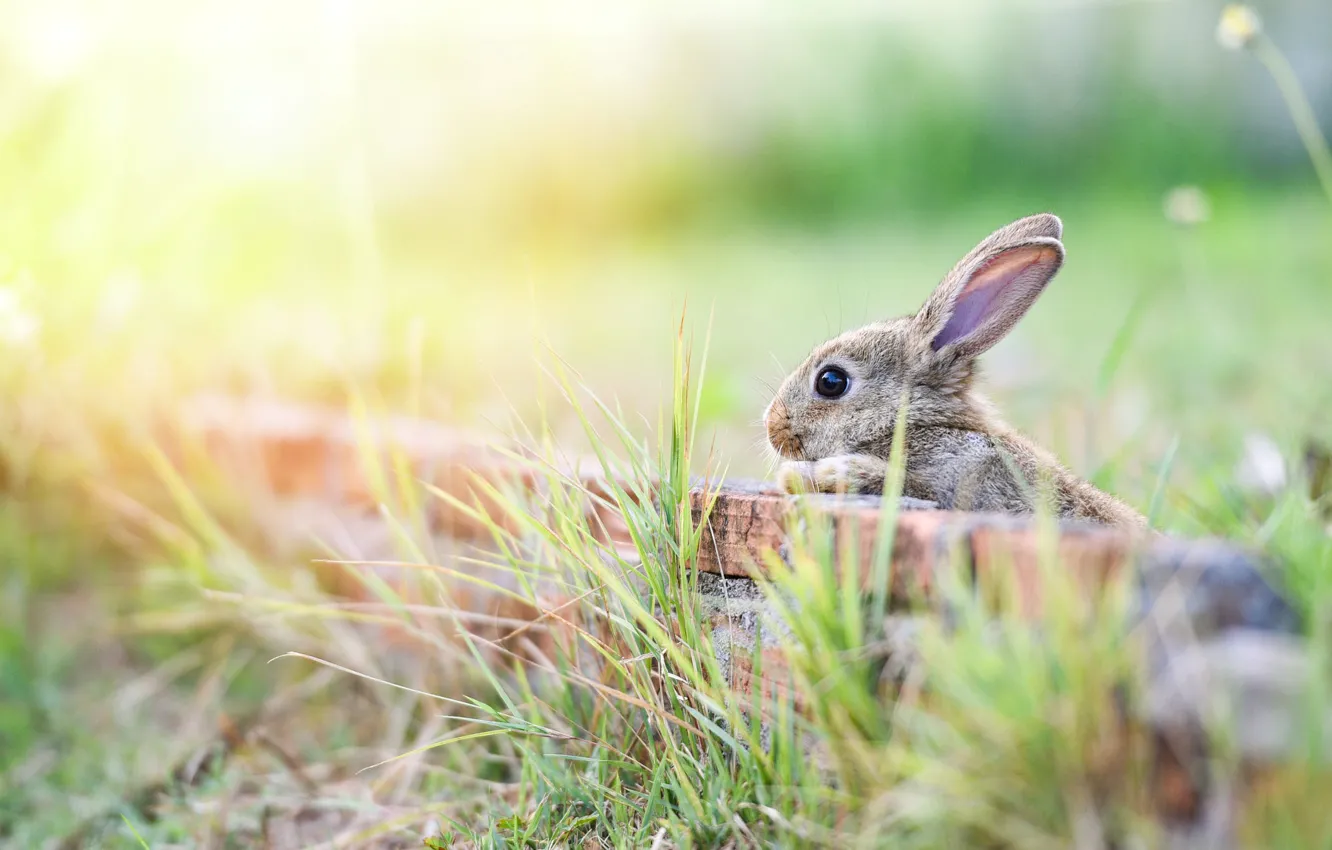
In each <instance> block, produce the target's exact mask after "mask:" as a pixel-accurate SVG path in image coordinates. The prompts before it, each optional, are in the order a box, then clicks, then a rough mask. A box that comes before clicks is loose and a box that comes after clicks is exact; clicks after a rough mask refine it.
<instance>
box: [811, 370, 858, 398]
mask: <svg viewBox="0 0 1332 850" xmlns="http://www.w3.org/2000/svg"><path fill="white" fill-rule="evenodd" d="M850 387H851V377H850V376H849V375H847V374H846V372H845V371H843V370H841V369H838V368H837V367H836V366H829V367H828V368H827V369H824V370H823V371H822V372H820V373H819V377H818V378H817V379H816V380H815V381H814V391H815V392H816V393H818V394H819V395H821V396H823V397H824V398H840V397H841V396H844V395H846V391H847V390H848V389H849V388H850Z"/></svg>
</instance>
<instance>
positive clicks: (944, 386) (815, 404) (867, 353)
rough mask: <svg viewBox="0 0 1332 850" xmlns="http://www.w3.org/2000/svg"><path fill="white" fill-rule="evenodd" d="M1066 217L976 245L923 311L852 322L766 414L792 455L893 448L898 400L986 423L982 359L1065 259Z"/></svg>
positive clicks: (920, 413) (925, 417)
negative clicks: (978, 372)
mask: <svg viewBox="0 0 1332 850" xmlns="http://www.w3.org/2000/svg"><path fill="white" fill-rule="evenodd" d="M1062 230H1063V228H1062V225H1061V224H1060V221H1059V219H1058V218H1057V217H1055V216H1053V215H1048V214H1044V215H1035V216H1030V217H1028V218H1024V219H1020V220H1018V221H1015V222H1013V223H1012V224H1010V225H1008V226H1007V227H1004V228H1002V229H1000V230H998V231H996V232H994V233H993V234H991V235H990V236H989V237H988V238H987V239H985V240H984V241H983V242H981V243H980V244H979V245H977V246H976V247H975V248H974V249H972V251H971V252H970V253H969V254H967V255H966V256H965V257H963V258H962V260H961V261H960V262H959V263H958V264H957V265H956V266H954V267H953V270H952V271H951V272H949V273H948V275H947V276H946V277H945V278H944V279H943V281H942V282H941V283H940V284H939V286H938V287H937V288H936V289H935V290H934V293H933V294H932V295H930V297H929V300H927V301H926V302H925V304H924V306H922V307H921V308H920V310H919V311H918V312H917V313H916V314H915V315H914V316H903V317H901V318H897V319H892V320H889V321H885V322H878V323H875V324H871V325H868V326H866V327H863V328H859V329H857V330H853V331H849V332H847V333H844V334H842V335H841V336H839V337H837V338H836V339H833V340H831V341H829V342H826V343H824V344H822V345H820V346H819V347H818V348H816V349H814V352H813V353H812V354H811V355H810V356H809V358H808V359H807V360H805V362H804V363H802V364H801V365H800V367H799V368H798V369H796V370H795V372H794V373H792V374H791V375H790V377H788V378H787V379H786V381H785V382H784V383H783V384H782V386H781V388H780V389H779V390H778V392H777V396H776V398H774V399H773V401H772V403H771V404H770V405H769V406H768V410H767V412H766V414H765V416H764V420H765V425H766V427H767V432H768V442H769V443H770V444H771V445H772V447H773V448H774V449H775V450H776V451H777V453H778V454H779V455H780V456H782V457H783V458H789V459H792V460H817V459H821V458H827V457H833V456H835V455H841V454H853V453H866V454H876V455H880V456H884V457H886V455H887V451H888V447H889V444H890V443H891V440H892V431H893V427H894V424H895V421H896V418H897V411H898V407H899V405H900V404H901V402H902V396H903V394H904V393H908V394H909V395H908V409H907V421H908V422H909V423H910V424H911V425H913V426H915V425H940V426H949V427H955V428H963V429H967V430H975V431H986V430H987V427H986V423H987V421H988V418H989V412H988V409H987V407H986V404H985V402H984V401H983V400H981V399H980V398H978V397H977V396H975V395H973V394H972V393H971V382H972V375H973V372H974V364H975V359H976V357H977V356H979V355H980V354H981V353H982V352H984V351H985V350H987V349H988V348H990V347H991V346H992V345H994V344H995V343H996V342H998V341H999V340H1000V339H1002V338H1003V336H1004V335H1005V334H1006V333H1008V331H1009V330H1010V329H1011V328H1012V327H1013V325H1014V324H1016V323H1017V321H1018V319H1020V318H1022V315H1023V314H1024V313H1026V311H1027V309H1028V308H1030V307H1031V305H1032V304H1033V303H1034V302H1035V301H1036V298H1037V296H1039V295H1040V294H1041V291H1042V290H1044V289H1045V285H1046V284H1047V283H1049V282H1050V279H1051V278H1052V277H1054V275H1055V273H1056V272H1058V271H1059V267H1060V265H1061V264H1062V263H1063V260H1064V247H1063V244H1062V243H1061V242H1060V241H1059V239H1060V236H1061V233H1062Z"/></svg>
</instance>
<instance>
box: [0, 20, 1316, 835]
mask: <svg viewBox="0 0 1332 850" xmlns="http://www.w3.org/2000/svg"><path fill="white" fill-rule="evenodd" d="M1256 8H1257V11H1258V13H1259V14H1260V15H1261V17H1262V21H1263V24H1264V27H1265V31H1266V33H1267V34H1268V35H1270V37H1271V39H1272V41H1273V42H1274V43H1275V44H1276V45H1278V46H1279V47H1280V48H1281V50H1282V51H1283V53H1284V55H1285V56H1286V57H1287V58H1288V59H1289V62H1290V64H1291V66H1292V68H1293V69H1294V72H1295V75H1296V77H1297V78H1298V81H1299V83H1300V84H1301V85H1302V86H1303V88H1304V90H1305V92H1306V93H1307V95H1308V97H1309V99H1310V101H1311V102H1312V104H1313V107H1314V111H1315V113H1316V115H1317V116H1318V119H1319V120H1320V121H1321V124H1322V128H1323V131H1324V132H1325V133H1327V132H1332V4H1329V3H1327V2H1325V1H1324V0H1268V2H1263V3H1261V4H1259V5H1258V6H1257V7H1256ZM0 9H2V10H3V20H4V21H5V25H4V27H3V28H0V505H3V510H2V511H0V557H3V564H4V566H3V567H0V569H3V570H4V571H5V573H6V575H4V577H3V580H4V582H5V585H6V587H7V588H8V590H7V591H6V593H7V594H8V596H7V597H6V598H7V603H6V604H7V606H8V608H9V611H10V614H11V615H12V617H13V618H15V619H13V622H16V623H18V625H15V626H13V627H11V632H12V633H11V632H7V633H6V634H7V635H8V636H7V637H6V640H7V641H8V642H9V645H10V649H11V650H12V657H14V658H20V657H22V658H27V659H28V660H27V661H24V662H23V664H24V665H27V666H25V667H22V668H21V669H20V667H18V666H14V667H11V666H9V665H6V667H5V674H3V675H0V680H4V679H5V677H6V676H8V679H9V681H8V684H4V685H2V686H0V687H4V688H7V689H8V690H9V693H10V696H15V695H17V697H18V698H16V699H13V700H9V701H6V700H0V703H7V704H9V705H14V706H19V707H18V708H15V709H13V712H11V714H12V715H13V716H11V717H10V718H9V719H8V720H7V721H6V723H5V725H4V726H3V728H4V729H6V730H9V731H7V732H2V733H0V734H5V735H7V736H8V743H4V744H0V753H3V754H4V756H5V757H10V758H11V759H12V760H14V761H13V763H26V762H22V759H23V755H22V754H23V753H27V752H28V751H29V748H30V747H31V746H34V745H33V743H32V742H33V741H34V740H37V738H36V737H35V736H37V735H38V732H36V731H34V730H35V729H37V728H38V726H40V724H37V725H36V726H34V725H33V724H34V723H36V721H34V720H33V719H32V718H34V717H45V716H46V715H45V714H43V712H46V711H48V710H49V703H50V700H55V699H57V698H56V697H54V696H52V694H55V693H57V692H58V691H59V690H60V689H61V688H62V687H64V686H63V685H62V684H61V683H62V682H64V681H65V680H64V679H62V678H60V677H61V676H67V675H69V673H70V670H72V669H77V668H76V667H70V666H69V665H70V664H72V663H73V662H68V659H67V658H66V655H68V653H66V655H60V654H59V653H58V652H57V653H56V654H57V656H58V658H57V659H56V660H54V661H51V662H50V664H51V665H52V666H51V668H50V670H47V672H46V673H43V672H42V670H45V669H46V668H41V669H37V668H34V667H33V666H32V665H34V664H37V665H38V667H40V665H41V664H44V663H46V662H38V661H33V660H32V659H33V658H36V657H38V655H39V653H37V651H36V650H35V649H34V648H33V647H34V646H36V643H37V640H38V639H37V637H35V635H38V634H39V633H40V634H45V632H44V631H43V629H48V630H49V629H50V628H51V624H53V623H56V622H59V623H60V624H62V625H60V626H59V627H58V628H55V631H57V632H60V631H64V632H68V631H69V624H70V623H71V622H76V621H78V622H88V621H89V620H88V619H86V618H87V617H89V616H91V615H88V614H87V611H88V610H89V608H90V607H91V608H92V609H97V610H101V608H104V607H106V606H107V604H109V603H105V604H104V600H103V598H102V597H97V599H96V600H94V601H92V602H89V601H88V600H87V599H86V598H83V597H82V596H80V594H83V593H84V590H85V589H86V588H88V587H90V586H100V585H102V584H106V583H112V584H116V585H117V586H119V585H122V584H125V583H127V579H126V578H125V577H126V576H127V575H134V574H136V573H135V570H137V569H138V568H139V566H141V564H140V563H139V562H138V561H136V560H135V558H130V557H127V556H126V555H125V554H124V553H123V551H122V549H121V548H120V547H118V545H117V534H116V532H117V529H116V528H115V527H114V526H109V525H108V524H107V522H106V521H105V520H104V519H102V518H100V517H99V516H98V515H97V514H96V513H95V512H94V511H93V509H92V508H91V507H89V504H90V503H89V500H88V498H87V495H86V494H87V492H88V487H89V483H90V482H93V483H98V484H106V485H108V486H114V487H117V488H124V487H128V486H130V485H129V483H128V482H130V481H132V480H134V478H135V476H137V475H140V474H142V469H141V467H142V466H143V462H142V456H141V455H140V454H139V453H137V451H136V450H133V449H132V448H131V447H132V446H134V445H136V444H137V443H138V442H141V441H142V440H144V439H147V438H148V437H149V436H150V435H151V434H152V433H153V429H154V427H155V423H157V422H159V421H160V416H161V415H162V414H163V412H164V411H169V410H171V409H172V407H173V406H174V405H176V404H178V403H179V401H180V400H181V399H184V398H186V397H188V396H189V395H191V394H193V393H196V392H200V391H222V392H229V393H236V394H257V395H260V396H265V397H272V398H280V399H294V400H300V401H308V402H314V403H321V404H328V405H332V406H341V405H343V404H345V401H346V398H347V393H348V391H349V390H352V389H355V390H356V391H357V392H361V393H364V394H366V395H368V396H369V397H371V398H372V399H373V400H374V403H375V405H376V406H377V407H382V408H383V409H388V410H394V411H401V412H407V413H414V414H420V415H423V416H427V417H430V418H433V419H437V420H441V421H445V422H450V423H458V424H463V425H468V426H472V427H477V428H481V429H489V430H490V431H492V432H493V433H495V434H502V433H504V432H505V431H506V429H507V428H508V427H510V424H511V422H512V420H513V417H514V416H515V414H516V415H518V416H521V417H530V416H532V415H534V414H535V413H536V411H537V408H538V402H539V400H540V399H542V398H543V391H542V390H541V389H540V387H541V385H542V382H543V378H542V371H541V364H543V363H546V364H549V363H550V362H551V360H552V357H559V358H563V359H564V360H566V361H567V362H568V363H569V364H570V365H571V366H572V367H573V368H574V369H576V370H577V371H578V372H579V374H581V376H582V378H583V380H584V381H586V382H587V383H588V384H589V385H590V386H591V387H593V388H594V389H595V390H596V391H597V392H598V393H599V394H600V395H601V396H603V397H604V398H607V399H618V400H619V401H620V403H621V404H622V405H623V407H624V409H625V411H626V412H627V413H628V414H629V415H630V416H633V417H637V416H638V415H639V414H641V415H642V416H643V417H645V421H646V422H648V423H653V422H656V421H657V420H656V416H657V412H658V410H659V409H660V408H661V407H662V406H663V405H666V404H669V398H670V369H671V345H672V340H673V337H674V333H675V327H676V326H677V324H678V323H679V321H680V318H681V316H682V314H683V315H684V317H685V322H686V326H687V327H688V328H689V329H690V330H691V332H692V333H693V334H694V337H695V340H696V345H697V347H699V348H701V347H702V341H703V338H704V336H705V335H710V340H711V343H710V351H709V355H708V363H707V379H706V380H707V382H706V384H705V387H704V392H703V396H702V398H703V410H702V425H703V428H704V431H705V436H704V440H705V442H707V441H708V440H709V439H714V440H715V446H716V450H715V451H716V455H717V457H718V458H719V459H720V460H721V461H722V462H723V463H724V464H725V465H726V466H727V467H728V469H729V471H730V472H732V473H736V474H739V473H743V474H755V475H762V474H765V473H766V472H767V471H768V463H769V461H768V459H767V456H766V453H765V451H764V449H763V448H762V446H761V445H760V444H759V443H758V442H757V441H759V440H761V433H760V430H759V428H758V427H757V424H756V423H757V420H758V418H759V415H760V413H761V411H762V409H763V407H764V406H765V405H766V403H767V401H768V398H769V395H770V392H771V388H772V387H774V386H775V385H776V384H777V382H779V381H780V380H781V378H782V377H783V376H784V374H785V372H786V370H788V369H790V368H792V367H794V366H795V365H797V364H798V363H799V362H800V360H801V359H802V358H803V357H804V355H805V354H806V353H807V352H808V350H809V349H810V348H811V347H812V346H813V345H815V344H817V343H818V342H820V341H822V340H823V339H826V338H827V337H829V336H831V335H833V334H835V333H837V332H839V331H841V330H844V329H847V328H849V327H853V326H855V325H858V324H861V323H863V322H866V321H870V320H873V319H877V318H880V317H885V316H889V315H894V314H899V313H903V312H907V311H911V310H914V309H915V308H916V306H917V305H918V304H919V303H920V302H921V301H922V300H923V298H924V297H925V296H926V294H927V293H928V292H929V291H930V289H931V288H932V287H933V286H934V284H935V283H936V282H937V281H938V280H939V278H940V277H941V276H942V275H943V274H944V273H945V272H946V271H947V270H948V268H949V267H950V266H951V265H952V263H953V262H954V261H955V260H956V259H957V258H959V257H960V256H961V255H962V254H963V253H965V252H966V251H967V250H968V249H969V248H970V247H971V246H972V245H973V244H975V243H976V242H977V241H978V240H979V239H981V238H982V237H984V236H985V235H986V234H988V233H989V232H990V231H991V230H993V229H995V228H997V227H999V226H1000V225H1002V224H1004V223H1007V222H1008V221H1010V220H1011V219H1013V218H1016V217H1018V216H1021V215H1026V214H1029V213H1032V212H1037V211H1043V210H1048V211H1052V212H1055V213H1057V214H1059V215H1060V216H1061V217H1062V218H1063V220H1064V224H1065V241H1066V244H1067V247H1068V252H1069V259H1068V262H1067V264H1066V265H1065V268H1064V271H1063V272H1062V273H1061V275H1060V276H1059V278H1058V279H1057V280H1056V282H1055V283H1054V284H1053V285H1052V287H1051V288H1050V290H1049V291H1048V292H1047V294H1046V296H1045V297H1044V298H1043V299H1042V301H1041V302H1040V303H1039V304H1038V305H1037V307H1036V308H1035V309H1034V310H1033V311H1032V313H1031V314H1030V315H1029V316H1028V318H1027V319H1026V320H1025V321H1024V323H1023V324H1022V325H1021V326H1020V327H1019V329H1018V330H1017V331H1016V332H1015V333H1014V334H1013V335H1012V336H1011V337H1010V338H1009V339H1007V340H1005V341H1004V342H1003V343H1002V344H1001V345H1000V346H999V347H997V348H996V349H995V350H994V351H993V352H992V353H991V354H990V355H989V356H988V357H987V359H986V361H985V365H986V368H987V375H988V378H987V386H988V388H989V390H990V392H991V393H992V394H993V395H994V396H995V398H996V400H997V401H999V402H1000V404H1001V406H1002V408H1003V409H1004V410H1005V412H1006V413H1007V415H1008V417H1009V418H1010V420H1011V421H1012V422H1013V423H1014V424H1015V425H1017V426H1019V427H1020V428H1022V429H1024V430H1026V431H1027V432H1029V433H1031V434H1032V435H1033V436H1035V437H1037V438H1038V439H1040V440H1042V441H1043V442H1045V443H1046V444H1048V445H1049V446H1051V447H1052V448H1053V449H1055V450H1056V451H1057V453H1058V454H1060V456H1061V457H1062V458H1063V459H1064V460H1066V461H1067V463H1068V464H1069V465H1070V466H1071V467H1072V468H1073V469H1075V470H1076V471H1077V472H1079V473H1081V474H1083V475H1087V476H1090V477H1092V478H1093V479H1094V480H1096V481H1097V482H1098V483H1100V484H1102V485H1104V486H1107V487H1110V488H1112V489H1114V490H1115V491H1116V492H1118V493H1119V494H1121V495H1122V496H1124V498H1125V499H1127V500H1128V501H1130V502H1132V503H1133V504H1135V505H1136V506H1138V507H1139V508H1144V509H1145V508H1146V507H1147V506H1148V504H1149V503H1150V502H1152V501H1153V499H1157V500H1158V501H1159V502H1160V514H1159V516H1160V519H1161V522H1162V524H1163V525H1164V526H1166V527H1168V528H1172V529H1174V530H1180V531H1185V532H1190V533H1199V532H1206V531H1214V530H1217V529H1218V528H1224V529H1226V530H1230V529H1231V528H1232V526H1230V525H1227V524H1224V523H1222V521H1221V520H1218V519H1217V517H1218V513H1217V511H1218V510H1219V508H1217V506H1216V503H1217V502H1218V501H1221V502H1224V501H1225V500H1224V499H1219V497H1218V498H1213V497H1211V496H1207V495H1200V494H1201V493H1204V492H1205V493H1211V492H1213V490H1210V489H1206V490H1205V489H1204V488H1205V487H1208V488H1210V487H1212V486H1213V485H1215V484H1216V483H1217V482H1225V481H1229V480H1230V478H1231V477H1232V471H1233V469H1234V467H1235V464H1236V462H1237V461H1240V460H1243V456H1244V453H1245V448H1244V446H1245V439H1246V437H1248V438H1251V440H1252V438H1253V437H1254V435H1259V436H1260V437H1261V439H1262V440H1264V441H1267V442H1268V443H1270V444H1271V445H1274V446H1276V447H1277V449H1278V450H1279V451H1280V452H1281V453H1282V454H1283V455H1284V457H1286V458H1294V457H1295V456H1296V454H1297V453H1298V452H1299V451H1300V447H1301V446H1303V445H1304V444H1305V442H1306V441H1308V440H1309V439H1316V438H1326V437H1329V436H1332V334H1329V332H1328V327H1329V324H1328V322H1329V317H1332V203H1330V199H1329V198H1328V197H1327V196H1325V195H1324V194H1323V193H1322V191H1321V190H1320V187H1319V183H1318V181H1317V179H1316V177H1315V175H1314V171H1313V169H1312V167H1311V165H1310V160H1309V157H1308V155H1307V153H1306V150H1305V148H1304V147H1303V146H1302V144H1301V141H1300V138H1299V136H1298V134H1297V133H1296V130H1295V124H1294V123H1293V121H1292V118H1291V114H1290V112H1289V111H1288V109H1287V107H1286V105H1285V103H1284V102H1283V100H1282V98H1281V96H1280V94H1279V91H1278V88H1277V86H1276V85H1275V83H1274V82H1273V79H1272V77H1271V76H1270V75H1269V74H1268V73H1267V71H1266V70H1265V69H1264V67H1263V66H1262V64H1260V63H1259V62H1258V61H1256V59H1255V58H1254V57H1253V56H1252V55H1247V54H1246V53H1244V52H1241V51H1235V50H1227V49H1224V47H1223V46H1222V45H1220V44H1218V40H1217V21H1218V18H1219V16H1220V13H1221V3H1220V2H1216V0H1155V1H1154V0H1117V1H1116V0H1023V2H1016V0H1014V2H997V0H972V2H968V0H931V2H897V3H888V2H838V0H828V2H822V3H819V4H804V3H795V2H767V3H765V2H757V0H755V2H733V3H724V4H718V3H692V2H691V3H671V4H650V5H649V4H629V3H622V2H620V3H614V2H597V3H594V2H568V0H566V2H560V3H549V2H545V3H542V2H537V3H523V4H519V3H504V2H494V3H484V4H483V3H469V4H464V3H434V2H424V0H399V2H395V3H391V4H388V3H371V2H356V0H332V2H311V1H310V0H285V2H281V3H274V2H254V0H227V2H209V0H191V2H180V0H175V2H166V0H126V2H119V3H109V2H97V1H96V0H85V2H66V0H41V2H36V1H35V0H3V2H0ZM650 432H651V428H650V427H649V426H648V425H645V426H644V433H645V434H649V433H650ZM1278 463H1280V460H1279V461H1278ZM1229 516H1230V515H1229V514H1227V515H1226V517H1227V518H1226V519H1225V523H1229V522H1230V519H1229V518H1228V517H1229ZM1254 524H1255V526H1260V525H1261V519H1258V520H1255V521H1254ZM136 557H139V558H140V559H141V556H136ZM127 560H128V561H130V563H129V565H128V566H126V564H125V562H126V561H127ZM113 565H118V566H113ZM153 566H159V565H157V564H154V565H153ZM108 575H113V576H116V577H117V578H110V579H109V578H106V576H108ZM129 583H132V582H129ZM38 593H40V594H45V595H44V596H42V597H41V598H43V599H47V598H50V599H57V600H61V601H60V603H59V604H62V605H63V604H69V603H68V600H69V599H70V598H71V597H72V598H76V599H81V600H82V601H81V602H79V603H78V606H79V607H76V610H78V611H82V612H84V613H83V614H80V615H79V616H78V617H75V618H72V619H71V618H70V617H69V616H68V615H67V614H66V615H63V616H51V615H49V614H41V615H39V614H38V612H43V611H49V610H51V609H49V608H43V607H41V606H40V605H38V604H37V603H36V602H34V599H36V598H38V597H36V596H34V594H38ZM116 599H117V601H116V602H115V604H114V605H112V606H111V607H112V608H113V609H116V610H120V609H132V608H133V607H134V602H133V600H132V598H131V599H130V600H128V601H127V600H125V599H122V598H120V597H116ZM44 604H45V603H44ZM52 604H55V603H52ZM58 610H62V611H63V610H65V609H58ZM93 619H95V618H93ZM37 620H41V623H36V622H35V621H37ZM42 623H44V624H46V625H42ZM39 626H41V628H39ZM42 643H43V645H44V646H51V645H52V644H50V643H47V642H45V641H43V642H42ZM52 652H55V650H52ZM43 657H44V656H43ZM62 659H63V660H62ZM16 663H17V662H16ZM62 665H64V666H62ZM11 669H12V670H14V671H15V672H13V673H12V674H11V673H10V670H11ZM23 671H26V672H23ZM51 671H56V672H51ZM44 677H45V678H44ZM44 689H45V690H44ZM3 693H4V692H3V691H0V695H3ZM33 706H36V708H34V707H33ZM42 706H47V708H42ZM34 712H35V713H34ZM3 714H4V712H0V716H3ZM11 754H12V755H11ZM53 793H54V792H53ZM26 805H31V802H29V803H28V804H26ZM2 814H3V813H0V815H2Z"/></svg>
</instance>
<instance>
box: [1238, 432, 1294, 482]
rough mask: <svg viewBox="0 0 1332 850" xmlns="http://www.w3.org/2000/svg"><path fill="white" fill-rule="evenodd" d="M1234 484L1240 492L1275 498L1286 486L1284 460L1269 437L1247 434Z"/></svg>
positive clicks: (1279, 450)
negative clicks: (1238, 487)
mask: <svg viewBox="0 0 1332 850" xmlns="http://www.w3.org/2000/svg"><path fill="white" fill-rule="evenodd" d="M1235 483H1236V484H1238V485H1239V486H1240V488H1241V489H1242V490H1245V491H1247V492H1250V493H1255V494H1258V495H1263V496H1275V495H1276V494H1277V493H1279V492H1281V490H1282V489H1283V488H1284V487H1285V486H1286V460H1285V458H1283V457H1282V456H1281V449H1280V448H1279V447H1278V446H1277V444H1276V443H1275V442H1274V441H1273V440H1272V438H1271V437H1269V436H1267V435H1266V434H1249V435H1248V436H1246V437H1245V438H1244V453H1243V455H1242V456H1241V457H1240V461H1239V463H1238V464H1237V465H1236V467H1235Z"/></svg>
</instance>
